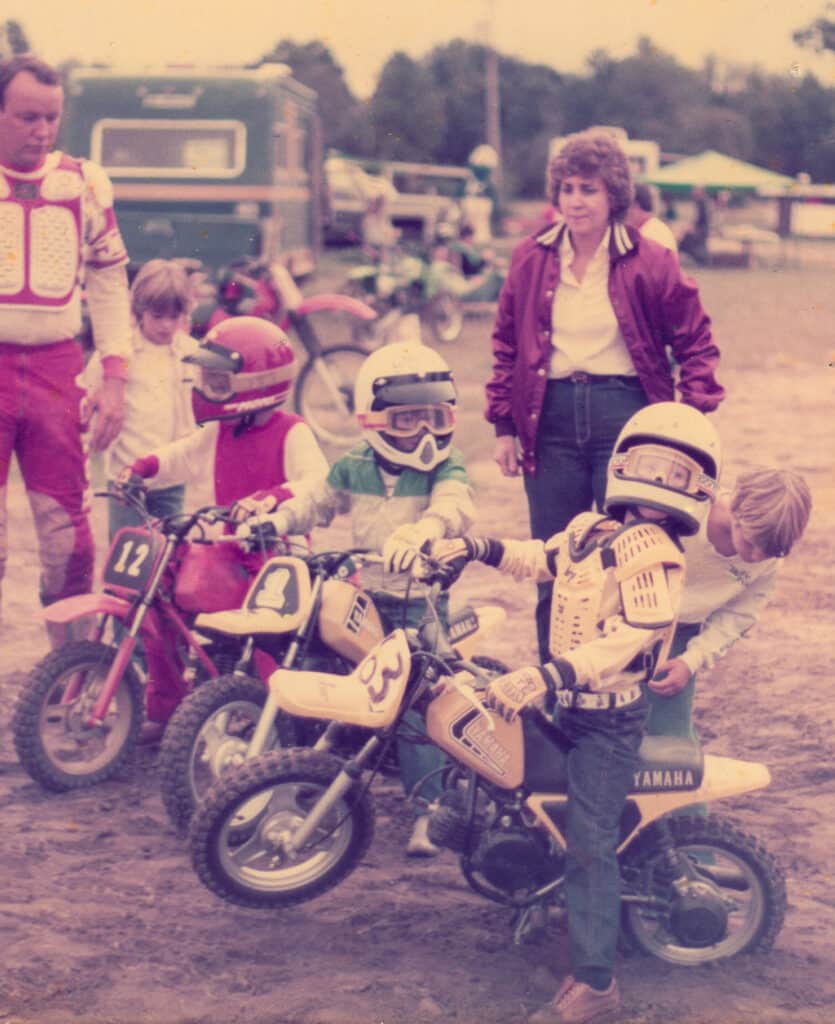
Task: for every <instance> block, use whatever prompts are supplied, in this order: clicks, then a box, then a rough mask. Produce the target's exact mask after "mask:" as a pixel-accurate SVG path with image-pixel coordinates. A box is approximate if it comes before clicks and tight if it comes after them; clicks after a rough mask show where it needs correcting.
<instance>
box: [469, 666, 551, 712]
mask: <svg viewBox="0 0 835 1024" xmlns="http://www.w3.org/2000/svg"><path fill="white" fill-rule="evenodd" d="M549 689H552V687H549V685H548V680H547V679H546V677H545V674H544V672H543V671H542V669H541V668H540V667H539V666H538V665H531V666H528V667H526V668H517V669H516V670H515V671H514V672H508V673H507V674H506V675H503V676H499V677H498V678H496V679H491V680H490V682H489V683H488V685H487V693H486V700H485V703H486V704H487V707H488V708H492V709H493V710H494V711H497V712H498V713H499V714H500V715H501V716H502V718H503V719H504V720H505V721H506V722H512V721H513V720H514V719H515V718H516V716H517V715H518V714H519V712H520V711H522V709H523V708H527V707H531V706H533V707H538V708H540V709H542V708H544V706H545V701H546V698H547V697H548V693H549Z"/></svg>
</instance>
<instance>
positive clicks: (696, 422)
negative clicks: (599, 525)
mask: <svg viewBox="0 0 835 1024" xmlns="http://www.w3.org/2000/svg"><path fill="white" fill-rule="evenodd" d="M720 469H721V453H720V443H719V435H718V434H717V433H716V429H715V428H714V426H713V424H712V423H710V421H709V420H708V418H707V417H706V416H705V415H704V414H703V413H701V412H699V411H698V409H694V408H693V407H692V406H689V405H684V404H683V403H681V402H656V403H655V404H654V405H648V406H646V408H644V409H641V410H639V411H638V412H636V413H635V415H634V416H632V417H631V418H630V419H629V420H628V421H627V422H626V424H625V425H624V427H623V429H622V430H621V432H620V434H619V435H618V439H617V441H616V442H615V447H614V450H613V452H612V458H611V459H610V461H609V470H608V477H607V480H606V500H605V501H604V504H603V507H604V510H605V511H606V512H607V513H609V514H612V515H614V516H616V517H620V516H622V515H623V514H624V512H625V511H626V509H627V508H628V507H631V508H634V507H635V506H637V505H640V506H643V507H644V508H651V509H655V510H657V511H660V512H664V513H666V514H667V515H668V516H669V517H670V518H671V519H673V520H674V521H675V522H676V524H677V525H678V529H679V532H680V533H682V534H693V533H697V532H698V530H699V526H700V525H701V523H702V521H703V520H704V518H705V516H706V515H707V513H708V510H709V509H710V504H711V502H712V501H713V500H714V498H715V496H716V489H717V484H718V480H719V472H720Z"/></svg>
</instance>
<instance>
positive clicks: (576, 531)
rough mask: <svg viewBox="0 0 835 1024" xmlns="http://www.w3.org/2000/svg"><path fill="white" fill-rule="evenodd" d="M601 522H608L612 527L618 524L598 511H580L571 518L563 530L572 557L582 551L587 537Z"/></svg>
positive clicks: (587, 540)
mask: <svg viewBox="0 0 835 1024" xmlns="http://www.w3.org/2000/svg"><path fill="white" fill-rule="evenodd" d="M603 523H610V524H612V527H613V528H616V527H617V526H618V524H617V523H616V522H615V521H614V520H612V519H610V518H609V516H602V515H601V514H600V513H599V512H581V513H580V514H579V515H578V516H575V517H574V518H573V519H572V520H571V522H570V523H569V524H568V526H567V527H566V528H565V532H566V533H567V534H568V539H569V545H570V551H571V556H572V558H574V557H576V556H577V555H580V554H582V553H583V551H584V548H585V547H586V545H587V544H588V542H589V538H590V537H591V535H592V534H593V533H594V531H595V530H596V529H597V528H598V527H599V526H602V524H603Z"/></svg>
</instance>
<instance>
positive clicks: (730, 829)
mask: <svg viewBox="0 0 835 1024" xmlns="http://www.w3.org/2000/svg"><path fill="white" fill-rule="evenodd" d="M434 593H435V594H437V588H435V590H434ZM483 682H484V677H483V675H482V674H481V673H480V672H479V670H478V668H477V667H476V666H473V665H470V664H467V663H466V662H464V661H463V660H462V659H460V658H459V657H458V656H457V655H456V654H455V652H454V650H453V649H452V647H451V645H450V644H449V642H448V639H447V638H446V637H445V635H444V631H443V629H442V627H441V626H440V624H439V621H438V619H437V616H434V617H433V616H429V617H428V618H427V620H426V621H425V623H424V624H423V625H422V626H421V628H420V629H419V630H417V631H409V630H406V631H404V630H397V631H395V632H394V633H392V634H390V635H389V636H388V637H387V638H386V639H385V640H384V641H383V643H382V644H381V645H380V646H378V647H377V648H376V649H375V650H374V651H372V652H371V653H370V654H369V655H368V657H367V658H366V659H365V660H364V661H363V662H362V663H361V664H360V665H359V666H358V667H357V668H356V670H355V671H354V672H352V673H351V675H350V676H349V677H348V678H347V679H340V680H339V685H338V688H337V685H336V681H335V680H333V679H332V678H331V679H329V677H327V676H324V675H321V674H318V675H317V674H316V673H308V672H286V671H281V670H279V671H277V672H276V673H274V674H273V676H272V677H271V679H270V689H271V693H273V694H274V696H275V699H276V702H277V703H278V705H279V706H280V707H281V708H282V709H283V710H286V711H289V712H291V713H294V714H299V715H309V716H311V717H320V718H324V717H328V718H336V719H338V720H339V721H343V722H351V723H354V724H360V725H364V726H368V727H371V726H374V731H373V733H372V735H371V738H370V739H369V740H368V742H367V743H366V744H365V746H364V747H363V749H362V750H361V751H360V752H359V753H358V754H357V755H356V756H355V757H352V758H350V759H348V760H345V759H341V758H338V757H335V756H334V755H333V754H331V753H327V752H324V751H317V750H290V751H274V752H271V753H267V754H263V755H261V756H260V757H257V758H255V759H254V760H252V761H249V762H247V763H245V764H244V765H242V766H241V767H240V768H239V769H237V770H235V771H233V772H230V773H229V774H227V775H225V776H223V777H222V778H221V779H219V780H218V782H217V783H216V784H215V785H214V786H213V787H212V789H211V790H210V791H209V794H208V796H207V797H206V799H205V800H204V801H203V803H202V804H201V805H200V807H199V808H198V809H197V812H196V814H195V816H194V818H193V820H192V824H191V829H190V833H189V844H190V849H191V856H192V864H193V866H194V868H195V870H196V872H197V874H198V875H199V877H200V878H201V880H202V881H203V882H204V884H205V885H206V886H207V887H208V888H209V889H211V890H212V891H213V892H215V893H216V894H217V895H219V896H221V897H223V898H224V899H226V900H229V901H230V902H232V903H237V904H241V905H243V906H249V907H264V908H268V907H281V906H286V905H289V904H294V903H299V902H302V901H304V900H309V899H312V898H313V897H315V896H318V895H320V894H322V893H323V892H326V891H327V890H329V889H331V888H333V887H334V886H336V885H338V884H339V883H340V882H341V881H342V880H343V879H344V878H345V877H346V876H347V875H348V874H349V873H350V872H351V871H353V870H354V868H355V867H356V866H357V865H358V864H359V862H360V861H361V860H362V858H363V856H364V855H365V853H366V851H367V850H368V848H369V846H370V844H371V841H372V838H373V833H374V805H373V800H372V796H371V793H370V791H369V785H370V778H369V777H368V774H364V773H366V772H368V773H371V774H372V775H373V771H374V770H375V767H376V765H377V764H378V763H379V759H380V757H381V754H382V752H384V751H385V749H386V747H387V745H388V744H389V743H390V742H391V740H392V737H393V735H394V731H395V730H396V728H397V725H398V723H399V721H400V719H401V717H402V715H403V714H404V712H405V710H406V709H407V708H410V707H416V708H423V709H425V710H426V727H427V733H428V735H429V737H430V738H431V739H432V740H433V741H434V742H435V743H436V744H437V745H438V746H439V747H440V748H441V749H442V750H444V751H445V752H446V754H447V755H448V757H449V758H450V759H451V761H452V767H451V768H449V769H447V770H446V772H445V775H444V791H443V793H442V795H441V797H440V800H439V801H438V803H437V805H436V806H434V808H430V810H431V814H432V819H431V821H430V826H429V836H430V839H431V840H432V841H433V842H434V843H436V844H437V845H440V846H445V847H448V848H449V849H451V850H453V851H455V852H456V853H457V854H458V855H459V857H460V866H461V869H462V872H463V874H464V877H465V878H466V880H467V882H468V883H469V884H470V886H471V887H472V888H473V889H474V890H475V891H476V892H478V893H480V894H481V895H483V896H486V897H487V898H488V899H491V900H495V901H496V902H499V903H503V904H506V905H507V906H509V907H512V908H514V910H515V911H516V917H517V926H516V937H517V940H521V938H522V937H523V936H524V935H525V933H526V932H527V930H528V928H529V926H530V924H531V922H532V921H533V920H535V919H536V918H537V917H538V916H540V915H541V914H543V913H544V912H547V910H548V909H549V908H551V907H556V908H561V906H562V900H563V896H562V887H563V880H564V874H565V849H566V842H565V820H566V813H565V812H566V803H567V792H566V790H567V785H566V750H567V744H566V742H565V740H564V738H563V736H562V734H561V733H560V732H559V730H558V729H557V728H556V727H555V726H553V725H552V724H551V723H550V722H549V721H547V720H546V719H545V718H544V716H542V715H541V714H539V712H536V711H527V712H524V713H523V714H522V715H521V716H520V717H519V718H517V719H516V720H515V721H514V722H513V723H512V724H508V723H507V722H505V721H504V720H503V719H501V718H500V717H499V716H498V715H497V714H495V713H494V712H492V711H490V710H488V709H487V708H486V707H485V706H484V705H483V704H482V702H481V699H480V696H479V692H478V689H477V688H476V687H477V686H478V684H482V685H483ZM473 683H475V684H476V685H475V686H473V685H471V684H473ZM323 694H327V695H328V698H327V699H323V696H322V695H323ZM331 728H332V726H328V730H326V734H327V731H329V730H330V729H331ZM769 781H770V776H769V773H768V769H767V768H766V767H765V766H764V765H761V764H756V763H751V762H744V761H738V760H734V759H732V758H726V757H716V756H712V755H704V756H703V755H702V753H701V751H700V749H699V747H698V746H697V745H696V744H693V743H690V742H689V741H682V740H678V739H671V738H664V737H648V738H646V739H645V740H644V743H643V745H642V748H641V760H640V763H639V765H638V768H637V769H636V772H635V775H634V784H633V788H632V792H631V795H630V797H629V798H628V800H627V803H626V806H625V808H624V812H623V816H622V819H621V837H620V845H619V848H618V858H619V862H620V866H621V872H622V879H623V893H622V906H623V929H624V932H625V935H626V936H627V937H628V938H630V939H631V940H632V942H633V943H634V944H635V945H636V946H637V947H638V948H639V949H641V950H643V951H645V952H647V953H649V954H652V955H653V956H656V957H658V958H659V959H661V960H665V961H669V962H671V963H676V964H683V965H694V964H701V963H707V962H710V961H714V960H719V959H723V958H726V957H730V956H733V955H735V954H738V953H743V952H750V951H753V950H766V949H768V948H769V947H770V946H771V944H772V943H773V941H774V938H775V936H776V935H777V933H778V932H779V930H780V927H781V925H782V922H783V916H784V913H785V909H786V891H785V879H784V876H783V873H782V871H781V870H780V868H779V866H778V865H777V863H776V862H775V860H774V858H773V857H771V856H770V854H768V853H767V852H766V850H765V849H764V848H763V847H762V846H761V845H760V843H759V842H758V841H757V840H756V839H755V838H754V837H753V836H750V835H748V834H746V833H744V832H742V831H741V830H740V829H738V828H737V827H736V826H734V825H733V824H731V823H730V822H729V821H727V820H725V819H723V818H721V817H717V816H714V815H713V814H711V815H710V816H709V817H701V816H697V815H687V814H683V815H681V816H679V815H674V816H669V817H668V815H669V812H671V811H673V810H678V809H680V808H685V807H686V806H687V805H688V804H694V803H709V802H711V801H714V800H717V799H721V798H723V797H727V796H733V795H736V794H741V793H746V792H749V791H752V790H755V789H759V788H761V787H763V786H766V785H768V783H769Z"/></svg>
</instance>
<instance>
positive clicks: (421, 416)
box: [357, 402, 455, 437]
mask: <svg viewBox="0 0 835 1024" xmlns="http://www.w3.org/2000/svg"><path fill="white" fill-rule="evenodd" d="M357 419H358V420H359V422H360V426H362V427H363V428H364V429H365V430H378V431H380V432H381V433H384V434H391V436H392V437H413V436H414V435H415V434H417V433H418V431H419V430H420V429H421V427H425V428H426V429H427V430H428V431H429V432H430V433H432V434H435V435H436V436H438V435H441V434H450V433H452V430H453V428H454V427H455V406H454V405H452V404H450V403H449V402H439V403H437V404H434V405H390V406H388V407H387V408H385V409H373V410H372V411H371V412H361V413H358V414H357Z"/></svg>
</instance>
